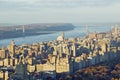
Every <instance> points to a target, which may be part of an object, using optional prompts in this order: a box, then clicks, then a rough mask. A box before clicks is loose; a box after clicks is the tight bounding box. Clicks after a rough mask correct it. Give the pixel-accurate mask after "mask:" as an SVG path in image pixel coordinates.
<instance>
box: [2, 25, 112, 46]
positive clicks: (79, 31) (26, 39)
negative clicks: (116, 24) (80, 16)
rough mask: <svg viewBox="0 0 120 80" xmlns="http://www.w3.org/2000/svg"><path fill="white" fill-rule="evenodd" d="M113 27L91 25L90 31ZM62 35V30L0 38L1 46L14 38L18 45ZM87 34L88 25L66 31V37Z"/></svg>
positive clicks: (49, 39)
mask: <svg viewBox="0 0 120 80" xmlns="http://www.w3.org/2000/svg"><path fill="white" fill-rule="evenodd" d="M110 29H111V27H110V26H99V27H98V26H89V27H88V30H89V32H90V33H92V32H94V31H96V32H106V31H109V30H110ZM59 35H61V32H56V33H53V34H43V35H35V36H26V37H19V38H11V39H4V40H0V47H2V46H7V45H9V44H10V42H11V41H12V40H14V41H15V44H16V45H21V44H32V43H36V42H43V41H52V40H56V39H57V37H58V36H59ZM85 35H86V27H85V26H78V25H77V26H76V27H75V28H74V29H73V30H70V31H65V37H66V38H71V37H84V36H85Z"/></svg>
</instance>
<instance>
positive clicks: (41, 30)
mask: <svg viewBox="0 0 120 80" xmlns="http://www.w3.org/2000/svg"><path fill="white" fill-rule="evenodd" d="M23 26H24V31H25V32H24V31H23ZM74 28H75V26H73V25H72V24H70V23H40V24H39V23H37V24H27V25H13V26H0V39H8V38H16V37H22V36H32V35H41V34H50V33H54V32H58V31H67V30H72V29H74Z"/></svg>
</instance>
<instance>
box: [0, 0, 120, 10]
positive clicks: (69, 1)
mask: <svg viewBox="0 0 120 80" xmlns="http://www.w3.org/2000/svg"><path fill="white" fill-rule="evenodd" d="M119 2H120V0H0V8H1V7H2V8H39V7H60V8H61V7H86V6H88V7H90V6H93V7H94V6H108V5H114V4H118V3H119Z"/></svg>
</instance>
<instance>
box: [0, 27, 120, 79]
mask: <svg viewBox="0 0 120 80" xmlns="http://www.w3.org/2000/svg"><path fill="white" fill-rule="evenodd" d="M119 52H120V29H119V28H117V29H116V28H115V29H112V30H111V31H110V32H104V33H97V32H94V33H92V34H89V35H87V37H86V38H84V39H80V38H70V39H66V38H65V35H64V32H63V33H62V35H60V36H58V38H57V40H54V41H49V42H40V43H35V44H23V45H20V46H16V45H15V42H14V41H12V42H11V44H10V45H8V46H7V47H6V48H1V49H0V79H3V80H20V79H21V80H47V78H48V77H52V78H54V79H56V78H57V75H58V74H72V73H73V72H75V71H76V70H79V69H82V68H84V67H87V66H91V65H96V64H99V63H100V62H105V61H109V60H113V59H115V58H117V57H120V54H119Z"/></svg>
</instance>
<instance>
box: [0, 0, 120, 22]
mask: <svg viewBox="0 0 120 80" xmlns="http://www.w3.org/2000/svg"><path fill="white" fill-rule="evenodd" d="M62 22H64V23H88V22H93V23H101V22H103V23H105V22H112V23H114V22H120V0H0V23H14V24H30V23H62Z"/></svg>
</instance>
